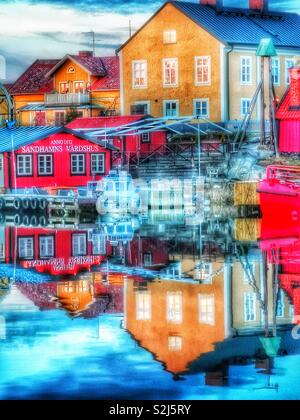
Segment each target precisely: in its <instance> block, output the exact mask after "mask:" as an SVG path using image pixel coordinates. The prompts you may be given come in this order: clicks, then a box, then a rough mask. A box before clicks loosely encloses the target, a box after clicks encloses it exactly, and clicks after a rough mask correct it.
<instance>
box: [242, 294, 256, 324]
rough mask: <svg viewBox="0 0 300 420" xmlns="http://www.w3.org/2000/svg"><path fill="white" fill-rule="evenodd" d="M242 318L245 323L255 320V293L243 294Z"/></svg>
mask: <svg viewBox="0 0 300 420" xmlns="http://www.w3.org/2000/svg"><path fill="white" fill-rule="evenodd" d="M244 318H245V321H246V322H253V321H255V320H256V295H255V293H245V294H244Z"/></svg>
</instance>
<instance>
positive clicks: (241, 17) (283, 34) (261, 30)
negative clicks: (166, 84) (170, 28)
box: [118, 1, 300, 51]
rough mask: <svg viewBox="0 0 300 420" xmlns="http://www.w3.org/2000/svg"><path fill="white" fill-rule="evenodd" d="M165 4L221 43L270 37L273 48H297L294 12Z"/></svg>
mask: <svg viewBox="0 0 300 420" xmlns="http://www.w3.org/2000/svg"><path fill="white" fill-rule="evenodd" d="M166 4H173V5H174V6H175V7H176V8H177V9H178V10H180V11H181V12H183V13H184V14H185V15H186V16H188V17H189V18H190V19H191V20H193V21H194V22H195V23H196V24H198V25H199V26H201V27H202V28H203V29H204V30H206V31H207V32H209V33H210V34H211V35H212V36H214V37H215V38H217V39H218V40H220V41H221V42H223V43H224V44H229V45H254V46H258V44H259V42H260V40H261V39H262V38H271V39H272V40H273V42H274V45H275V47H285V48H287V47H290V48H300V15H298V14H297V13H284V12H280V13H279V12H272V11H271V12H268V14H267V15H266V14H264V15H263V14H260V13H256V12H254V11H250V10H249V9H238V8H235V9H233V8H223V10H222V11H221V12H220V11H217V10H216V9H214V8H213V7H211V6H204V5H201V4H199V3H191V2H185V1H168V2H166V3H165V4H164V5H163V6H162V7H161V9H162V8H164V7H165V5H166ZM161 9H159V10H158V12H157V13H156V14H155V15H154V16H156V15H157V14H158V13H159V12H160V10H161ZM154 16H152V17H151V18H150V20H151V19H153V17H154ZM148 22H149V21H148ZM145 25H147V23H146V24H145ZM145 25H144V26H145ZM144 26H143V27H144ZM143 27H142V28H143ZM142 28H141V29H142ZM141 29H140V30H141ZM138 32H139V31H137V32H136V33H135V34H134V35H133V36H132V38H130V39H129V40H128V41H127V42H125V44H123V45H122V46H121V48H120V49H119V50H121V49H122V48H123V47H124V46H125V45H127V43H128V42H130V41H131V39H133V38H134V37H135V36H136V34H137V33H138ZM119 50H118V51H119Z"/></svg>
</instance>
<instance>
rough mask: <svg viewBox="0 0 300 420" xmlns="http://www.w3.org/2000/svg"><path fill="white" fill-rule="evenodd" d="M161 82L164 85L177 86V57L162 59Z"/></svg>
mask: <svg viewBox="0 0 300 420" xmlns="http://www.w3.org/2000/svg"><path fill="white" fill-rule="evenodd" d="M163 84H164V87H176V86H178V59H177V58H164V59H163Z"/></svg>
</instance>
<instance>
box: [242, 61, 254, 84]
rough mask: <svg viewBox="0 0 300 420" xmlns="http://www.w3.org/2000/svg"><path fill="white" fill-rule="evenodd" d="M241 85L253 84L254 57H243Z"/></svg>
mask: <svg viewBox="0 0 300 420" xmlns="http://www.w3.org/2000/svg"><path fill="white" fill-rule="evenodd" d="M241 84H242V85H251V84H252V57H250V56H247V57H241Z"/></svg>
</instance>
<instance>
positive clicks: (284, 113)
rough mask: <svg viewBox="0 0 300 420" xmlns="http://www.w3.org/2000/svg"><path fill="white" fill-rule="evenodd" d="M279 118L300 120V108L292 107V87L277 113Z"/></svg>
mask: <svg viewBox="0 0 300 420" xmlns="http://www.w3.org/2000/svg"><path fill="white" fill-rule="evenodd" d="M276 118H277V119H278V120H300V107H299V109H297V110H295V109H290V89H288V91H287V92H286V93H285V95H284V97H283V98H282V101H281V103H280V105H279V108H278V110H277V113H276Z"/></svg>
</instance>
